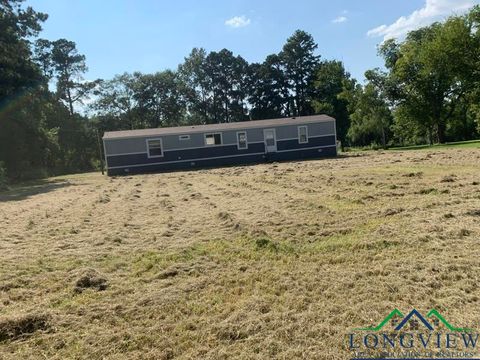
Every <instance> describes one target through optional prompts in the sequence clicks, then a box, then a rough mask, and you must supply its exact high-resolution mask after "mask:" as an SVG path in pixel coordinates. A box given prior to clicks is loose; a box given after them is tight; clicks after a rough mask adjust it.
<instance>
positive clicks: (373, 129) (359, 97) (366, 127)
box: [339, 82, 392, 149]
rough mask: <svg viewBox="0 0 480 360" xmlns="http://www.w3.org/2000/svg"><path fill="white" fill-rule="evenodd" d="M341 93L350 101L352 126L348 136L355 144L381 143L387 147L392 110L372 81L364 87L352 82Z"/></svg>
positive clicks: (341, 95)
mask: <svg viewBox="0 0 480 360" xmlns="http://www.w3.org/2000/svg"><path fill="white" fill-rule="evenodd" d="M352 85H353V86H351V87H350V88H345V89H344V91H343V92H342V93H341V94H340V95H339V97H340V98H341V99H345V100H347V101H348V110H349V112H350V118H351V126H350V128H349V129H348V133H347V137H348V139H349V140H350V142H351V143H352V144H353V145H362V146H365V145H368V144H370V143H372V142H374V143H377V144H378V143H379V144H381V145H382V147H383V148H384V149H385V148H386V147H387V140H388V139H387V136H388V132H389V128H390V126H391V123H392V114H391V111H390V109H389V107H388V105H387V103H386V102H385V100H384V98H383V97H382V96H381V95H380V93H379V92H378V90H377V89H376V88H375V85H374V84H372V83H369V84H367V85H366V86H365V87H362V86H361V85H359V84H355V82H353V83H352Z"/></svg>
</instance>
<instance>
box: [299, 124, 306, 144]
mask: <svg viewBox="0 0 480 360" xmlns="http://www.w3.org/2000/svg"><path fill="white" fill-rule="evenodd" d="M298 143H299V144H306V143H308V131H307V127H306V126H299V127H298Z"/></svg>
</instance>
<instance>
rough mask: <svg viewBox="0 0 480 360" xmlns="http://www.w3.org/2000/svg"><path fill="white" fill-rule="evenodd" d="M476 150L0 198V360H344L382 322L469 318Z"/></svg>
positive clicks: (478, 190)
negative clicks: (356, 336) (429, 314)
mask: <svg viewBox="0 0 480 360" xmlns="http://www.w3.org/2000/svg"><path fill="white" fill-rule="evenodd" d="M479 167H480V152H479V151H478V150H475V149H438V150H436V151H421V152H414V151H405V152H403V151H395V152H389V151H388V152H364V153H353V154H350V155H348V156H342V157H339V158H336V159H328V160H315V161H305V162H290V163H279V164H276V163H275V164H260V165H255V166H247V167H230V168H221V169H208V170H199V171H191V172H178V173H164V174H149V175H138V176H127V177H116V178H108V177H103V176H101V175H100V174H94V173H91V174H82V175H75V176H66V177H60V178H53V179H49V180H48V181H45V182H41V183H36V184H33V185H34V186H32V184H30V186H26V187H25V186H23V187H22V186H19V187H15V188H14V189H13V190H12V191H10V192H7V193H3V194H0V217H1V219H2V222H1V223H0V254H1V262H0V358H2V359H3V358H5V359H18V358H39V359H40V358H53V359H65V358H90V359H130V358H145V359H173V358H178V359H230V358H238V359H266V358H272V359H294V358H318V359H344V358H347V357H348V356H349V353H348V351H347V349H346V335H347V334H348V333H349V332H350V331H352V329H354V328H358V327H365V326H372V325H377V323H378V322H379V321H380V320H382V319H383V318H384V317H385V316H386V315H387V314H388V313H389V312H390V311H391V310H392V309H394V308H398V309H400V310H401V311H403V312H404V313H405V312H408V311H409V310H411V309H412V308H416V309H418V310H420V311H422V312H426V311H428V310H430V309H431V308H436V309H437V310H439V311H440V312H441V313H442V314H443V315H444V316H445V317H448V320H449V321H450V322H451V323H453V324H454V325H456V326H469V327H475V326H477V327H478V319H479V318H480V307H479V304H480V301H479V297H480V290H479V288H478V283H479V274H480V272H479V270H480V262H479V261H478V259H479V256H480V247H479V244H478V240H479V235H480V225H479V224H480V222H479V220H480V179H479Z"/></svg>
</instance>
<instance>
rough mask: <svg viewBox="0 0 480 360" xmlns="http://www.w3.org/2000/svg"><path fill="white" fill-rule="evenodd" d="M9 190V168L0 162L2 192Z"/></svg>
mask: <svg viewBox="0 0 480 360" xmlns="http://www.w3.org/2000/svg"><path fill="white" fill-rule="evenodd" d="M5 190H8V177H7V168H6V167H5V164H4V163H3V162H1V161H0V191H5Z"/></svg>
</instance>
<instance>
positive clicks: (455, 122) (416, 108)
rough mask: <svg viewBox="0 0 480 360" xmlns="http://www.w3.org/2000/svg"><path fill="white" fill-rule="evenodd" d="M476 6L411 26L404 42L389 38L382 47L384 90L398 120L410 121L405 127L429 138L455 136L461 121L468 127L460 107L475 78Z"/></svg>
mask: <svg viewBox="0 0 480 360" xmlns="http://www.w3.org/2000/svg"><path fill="white" fill-rule="evenodd" d="M478 11H479V10H478V7H476V8H474V10H472V12H471V13H470V14H467V15H466V16H454V17H451V18H449V19H448V20H447V21H446V22H444V23H435V24H432V25H431V26H428V27H425V28H421V29H419V30H416V31H412V32H410V33H409V34H408V35H407V37H406V39H405V40H404V41H403V42H402V43H396V42H395V41H394V40H390V41H388V42H386V43H385V44H383V45H382V47H381V48H380V54H381V55H382V56H383V57H384V59H385V65H386V67H387V69H388V70H389V74H388V76H387V77H386V78H387V79H388V80H389V81H388V84H389V86H390V90H391V91H390V92H386V93H385V94H386V95H387V96H389V97H390V100H392V101H394V102H395V103H396V105H395V106H396V114H398V116H396V119H398V122H400V123H401V124H402V125H405V124H407V123H408V122H412V123H414V124H411V125H410V126H409V127H410V128H412V129H413V128H416V129H417V130H418V131H419V133H420V134H422V133H423V134H424V135H425V136H427V137H428V139H429V142H430V143H432V142H434V141H438V142H440V143H443V142H445V141H446V140H447V138H449V137H450V139H451V140H454V139H456V138H457V137H458V130H455V129H458V128H459V124H462V123H463V124H464V125H463V127H464V128H465V126H467V127H469V125H468V122H466V121H465V119H466V118H465V116H466V115H465V114H466V111H462V110H461V106H462V103H464V102H465V98H466V97H467V96H468V94H471V93H472V90H473V89H474V87H475V86H476V85H475V84H478V81H479V73H478V58H479V46H478V45H479V43H478V37H477V36H476V32H475V31H474V30H475V29H476V28H477V27H478V25H479V24H478V22H476V21H477V19H478V18H477V17H476V16H475V15H474V14H475V13H476V12H478ZM472 14H473V15H472ZM477 33H478V32H477ZM392 84H395V85H394V86H391V85H392ZM392 91H393V92H392ZM394 98H396V99H394ZM396 121H397V120H396ZM460 127H462V126H460ZM398 128H400V126H397V129H398ZM455 133H457V134H455Z"/></svg>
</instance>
